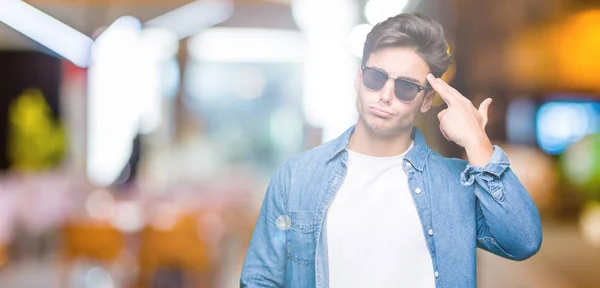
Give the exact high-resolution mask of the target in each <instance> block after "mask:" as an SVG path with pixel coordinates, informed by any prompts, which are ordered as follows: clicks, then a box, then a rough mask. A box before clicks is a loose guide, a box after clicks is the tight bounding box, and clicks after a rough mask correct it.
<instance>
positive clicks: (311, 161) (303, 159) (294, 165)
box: [280, 140, 334, 175]
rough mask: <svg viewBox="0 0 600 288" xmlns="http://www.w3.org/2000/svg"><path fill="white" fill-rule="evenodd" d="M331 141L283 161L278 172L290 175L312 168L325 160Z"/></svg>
mask: <svg viewBox="0 0 600 288" xmlns="http://www.w3.org/2000/svg"><path fill="white" fill-rule="evenodd" d="M333 141H334V140H331V141H328V142H326V143H323V144H321V145H319V146H316V147H313V148H311V149H308V150H306V151H304V152H302V153H299V154H298V155H296V156H294V157H292V158H290V159H288V160H287V161H285V162H284V163H283V164H282V165H281V167H280V173H282V174H284V175H285V174H287V175H290V174H292V173H295V172H297V171H301V170H308V171H310V170H314V169H316V168H317V167H318V166H322V165H324V164H325V163H326V162H327V159H328V158H329V156H330V153H331V151H332V148H333Z"/></svg>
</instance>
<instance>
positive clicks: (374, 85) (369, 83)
mask: <svg viewBox="0 0 600 288" xmlns="http://www.w3.org/2000/svg"><path fill="white" fill-rule="evenodd" d="M362 80H363V85H365V87H367V88H369V89H371V90H379V89H381V88H383V86H384V85H385V82H387V80H388V77H387V75H385V74H384V73H382V72H380V71H377V70H374V69H369V68H365V69H364V70H363V75H362Z"/></svg>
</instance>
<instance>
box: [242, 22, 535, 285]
mask: <svg viewBox="0 0 600 288" xmlns="http://www.w3.org/2000/svg"><path fill="white" fill-rule="evenodd" d="M447 49H448V47H447V44H446V41H445V39H444V32H443V29H442V27H441V25H440V24H439V23H437V22H436V21H434V20H432V19H430V18H428V17H426V16H423V15H418V14H400V15H397V16H395V17H392V18H389V19H388V20H386V21H384V22H382V23H379V24H378V25H376V26H375V27H373V30H372V31H371V32H370V33H369V35H368V36H367V40H366V42H365V47H364V54H363V60H362V64H363V65H362V67H361V69H360V70H359V71H358V73H357V75H356V81H355V83H354V87H355V89H356V91H357V92H358V97H357V100H356V106H357V109H358V112H359V119H358V122H357V123H356V125H355V126H353V127H351V128H350V129H348V130H347V131H346V132H345V133H344V134H342V135H341V136H340V137H339V138H337V139H335V140H332V141H330V142H328V143H325V144H323V145H321V146H319V147H316V148H314V149H311V150H309V151H306V152H304V153H302V154H300V155H299V156H297V157H295V158H293V159H291V160H289V161H288V162H286V163H285V164H284V165H282V167H281V168H280V169H279V170H278V171H277V173H276V174H275V176H274V177H273V178H272V180H271V183H270V185H269V188H268V190H267V193H266V196H265V200H264V203H263V206H262V209H261V211H260V215H259V219H258V223H257V224H256V227H255V230H254V234H253V236H252V240H251V243H250V247H249V249H248V253H247V256H246V259H245V262H244V267H243V271H242V277H241V286H242V287H302V288H306V287H319V288H321V287H333V288H339V287H344V288H346V287H475V286H476V276H475V271H476V264H475V255H476V253H475V250H476V247H479V248H482V249H485V250H487V251H489V252H492V253H494V254H496V255H499V256H502V257H505V258H508V259H512V260H524V259H527V258H529V257H531V256H532V255H534V254H535V253H536V252H537V251H538V250H539V248H540V245H541V242H542V230H541V225H540V218H539V214H538V211H537V209H536V207H535V205H534V203H533V201H532V199H531V197H530V196H529V194H528V193H527V191H526V190H525V189H524V188H523V186H522V185H521V183H520V182H519V180H518V179H517V177H516V176H515V174H513V172H512V171H511V169H510V168H509V162H508V159H507V157H506V155H505V154H504V152H503V151H502V150H501V149H500V148H499V147H497V146H492V144H491V143H490V140H489V139H488V137H487V136H486V133H485V125H486V122H487V110H488V107H489V106H490V104H491V99H487V100H485V101H484V102H483V103H482V104H481V105H480V106H479V109H476V108H475V107H474V106H473V104H472V103H471V102H470V101H469V100H468V99H467V98H465V97H464V96H463V95H461V94H460V93H459V92H458V91H456V90H455V89H454V88H452V87H451V86H449V85H448V84H446V83H444V81H442V80H441V79H439V78H438V77H441V75H442V74H443V73H444V72H445V71H446V69H447V68H448V65H449V62H450V57H449V56H448V54H447ZM436 91H437V93H439V95H440V96H441V97H442V98H443V99H444V101H445V102H446V104H447V105H448V108H447V109H445V110H443V111H442V112H440V113H439V114H438V117H439V120H440V130H441V132H442V134H443V135H444V137H445V138H446V139H448V140H450V141H453V142H455V143H456V144H458V145H460V146H461V147H463V148H464V149H465V151H466V154H467V156H468V162H466V161H463V160H460V159H448V158H444V157H442V156H440V155H439V154H438V153H436V152H434V151H432V150H430V149H429V147H428V146H427V144H426V143H425V139H424V138H423V135H422V134H421V133H420V132H419V131H418V130H417V129H416V128H414V127H413V123H414V121H415V118H416V117H417V115H418V114H419V113H425V112H427V111H428V110H429V108H430V107H431V103H432V100H433V97H434V93H435V92H436Z"/></svg>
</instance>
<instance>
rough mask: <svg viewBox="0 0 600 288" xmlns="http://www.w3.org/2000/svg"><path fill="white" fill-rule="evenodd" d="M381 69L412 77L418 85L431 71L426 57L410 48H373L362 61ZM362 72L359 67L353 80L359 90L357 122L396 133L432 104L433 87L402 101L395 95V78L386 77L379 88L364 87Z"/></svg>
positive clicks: (382, 132) (379, 131) (423, 83)
mask: <svg viewBox="0 0 600 288" xmlns="http://www.w3.org/2000/svg"><path fill="white" fill-rule="evenodd" d="M365 66H367V67H372V68H376V69H378V70H380V71H384V72H386V73H387V74H389V75H391V76H392V77H402V78H404V79H413V80H411V82H414V83H416V84H418V85H421V86H427V85H428V83H427V79H426V77H427V74H428V73H429V72H430V71H429V67H428V65H427V63H426V62H425V60H423V58H421V56H419V55H418V54H417V53H416V52H415V51H414V50H413V49H411V48H405V47H390V48H384V49H381V50H378V51H376V52H373V53H372V54H371V56H370V57H369V60H368V61H367V64H366V65H365ZM362 77H363V72H362V70H360V69H359V71H358V73H357V75H356V79H355V82H354V89H355V90H356V92H358V97H357V98H356V106H357V109H358V114H359V122H362V123H359V124H363V125H364V126H365V128H367V129H368V130H370V131H371V132H373V133H375V134H378V135H381V136H384V137H385V136H395V135H398V134H399V133H401V132H402V131H404V130H406V129H410V128H412V126H413V123H414V121H415V118H416V116H417V115H418V114H419V112H421V113H425V112H427V111H428V110H429V108H431V102H432V100H433V94H434V92H433V90H423V91H420V92H419V93H418V94H417V96H416V97H415V99H413V100H412V101H411V102H402V101H400V100H399V99H398V98H397V97H396V96H395V95H394V81H391V80H388V81H387V82H386V84H385V86H383V88H381V89H380V90H378V91H373V90H370V89H368V88H367V87H365V85H364V84H363V82H362Z"/></svg>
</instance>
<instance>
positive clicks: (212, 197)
mask: <svg viewBox="0 0 600 288" xmlns="http://www.w3.org/2000/svg"><path fill="white" fill-rule="evenodd" d="M400 12H421V13H425V14H427V15H429V16H432V17H434V18H436V19H438V20H439V21H440V22H441V23H442V24H443V25H444V27H445V29H446V33H447V38H448V41H449V42H450V43H451V46H452V47H453V48H454V50H455V61H456V64H455V65H453V66H451V67H450V69H449V71H448V72H447V73H446V74H445V75H444V78H445V79H446V80H447V81H450V82H451V84H452V85H453V86H455V87H456V88H457V89H458V90H459V91H461V92H462V93H463V94H464V95H466V96H467V97H469V98H470V99H471V100H472V101H473V102H474V104H475V105H479V103H480V102H481V101H482V100H483V99H485V98H487V97H492V98H493V99H494V103H493V104H492V109H491V110H490V120H489V123H488V128H487V131H488V135H489V136H490V138H492V140H493V142H494V144H498V145H500V146H502V147H503V148H504V149H505V150H506V152H507V154H508V155H509V158H510V160H511V163H512V169H513V170H514V172H515V173H516V174H517V175H518V176H519V178H520V179H521V181H522V183H523V184H524V185H525V187H526V188H527V189H528V191H529V192H530V193H531V195H532V197H533V199H534V201H535V202H536V204H537V206H538V207H539V210H540V213H541V215H542V218H543V219H542V220H543V229H544V242H543V245H542V249H541V250H540V252H539V253H538V254H537V255H536V256H534V257H533V258H531V259H530V260H528V261H525V262H511V261H508V260H504V259H501V258H499V257H496V256H494V255H491V254H489V253H485V252H481V251H479V252H478V253H479V254H478V267H477V269H478V276H479V277H478V281H479V286H480V287H600V273H599V272H600V81H598V80H599V79H600V78H598V75H600V2H598V1H597V0H518V1H517V0H505V1H492V0H369V1H367V0H270V1H269V0H235V1H233V0H229V1H228V0H198V1H194V2H190V1H189V0H170V1H166V0H121V1H110V0H30V1H26V2H22V1H18V0H0V23H1V24H0V287H89V288H113V287H114V288H117V287H174V288H176V287H239V284H238V283H239V282H238V281H239V275H240V271H241V265H242V262H243V259H244V256H245V251H246V249H247V247H248V244H249V241H250V236H251V233H252V230H253V227H254V224H255V221H256V219H257V215H258V210H259V208H260V205H261V202H262V199H263V197H264V193H265V189H266V186H267V183H268V181H269V179H270V177H271V176H272V173H273V172H274V171H275V169H276V168H277V167H278V166H279V165H281V164H282V163H283V162H284V161H285V160H286V159H288V158H290V157H292V156H294V155H296V154H297V153H299V152H301V151H304V150H306V149H309V148H312V147H315V146H317V145H320V144H321V143H323V142H325V141H328V140H330V139H333V138H335V137H337V136H338V135H339V134H340V133H342V132H343V131H344V130H345V129H346V128H348V127H349V126H350V125H352V124H354V123H355V121H356V116H357V115H356V108H355V97H356V94H355V92H354V90H353V80H354V76H355V73H356V71H357V69H358V68H359V66H360V58H359V57H360V55H362V45H363V43H364V40H365V36H366V33H367V32H368V31H369V30H370V29H371V27H372V26H371V25H373V24H375V23H377V22H380V21H382V20H384V19H386V18H387V17H390V16H393V15H395V14H397V13H400ZM435 103H436V107H435V108H434V109H433V111H431V112H429V113H428V114H427V115H425V116H424V117H422V118H421V119H420V120H419V123H418V126H419V127H420V128H421V130H422V131H423V132H424V134H425V136H426V138H427V140H428V142H429V144H430V146H431V147H432V148H434V149H435V150H437V151H439V152H440V153H441V154H443V155H444V156H448V157H462V158H464V157H465V155H464V154H463V151H462V150H461V149H460V148H459V147H458V146H456V145H454V144H452V143H449V142H447V141H445V140H444V138H443V137H442V136H441V133H440V132H439V128H438V125H439V123H438V120H437V117H436V115H437V113H438V112H439V111H440V110H441V109H443V108H444V107H443V105H442V104H443V101H442V100H441V99H439V97H438V98H436V100H435Z"/></svg>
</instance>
